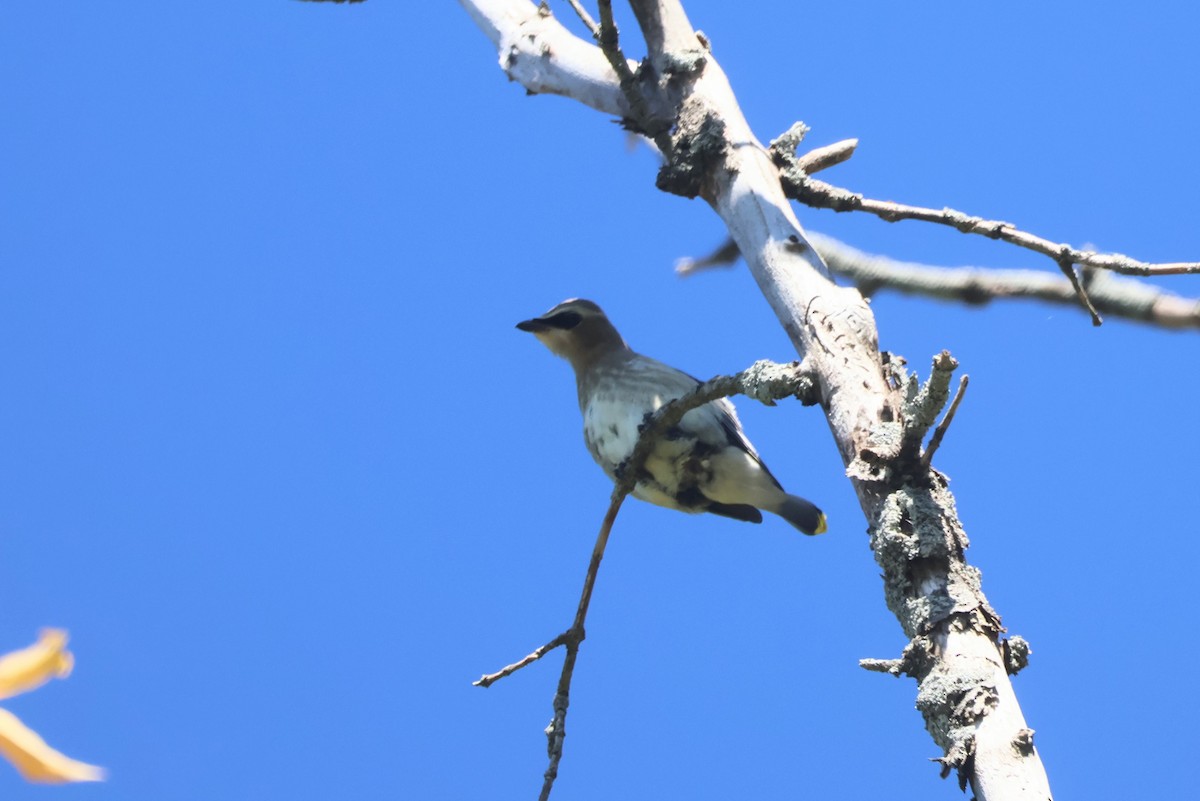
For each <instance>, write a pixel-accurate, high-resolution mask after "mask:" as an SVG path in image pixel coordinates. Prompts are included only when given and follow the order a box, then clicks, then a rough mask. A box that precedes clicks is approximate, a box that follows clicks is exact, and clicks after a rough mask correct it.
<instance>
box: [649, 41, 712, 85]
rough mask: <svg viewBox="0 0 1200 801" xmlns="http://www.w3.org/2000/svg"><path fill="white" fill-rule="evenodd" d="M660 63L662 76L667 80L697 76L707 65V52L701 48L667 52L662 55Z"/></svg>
mask: <svg viewBox="0 0 1200 801" xmlns="http://www.w3.org/2000/svg"><path fill="white" fill-rule="evenodd" d="M660 63H661V64H662V71H663V75H665V76H667V77H668V78H676V77H686V76H689V75H699V74H700V73H701V72H702V71H703V70H704V65H705V64H707V63H708V51H707V50H705V49H703V48H701V47H695V48H688V49H686V50H668V51H667V52H665V53H663V54H662V58H661V60H660Z"/></svg>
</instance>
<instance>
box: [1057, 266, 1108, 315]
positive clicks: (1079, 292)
mask: <svg viewBox="0 0 1200 801" xmlns="http://www.w3.org/2000/svg"><path fill="white" fill-rule="evenodd" d="M1055 261H1056V262H1057V263H1058V269H1060V270H1062V274H1063V275H1065V276H1066V277H1067V281H1068V282H1070V284H1071V289H1072V290H1074V291H1075V295H1076V296H1077V297H1078V298H1079V302H1080V303H1082V304H1083V307H1084V308H1085V309H1087V310H1088V314H1090V315H1091V316H1092V325H1103V324H1104V321H1103V320H1102V319H1100V315H1099V313H1097V311H1096V307H1095V306H1093V305H1092V299H1091V298H1090V297H1088V293H1087V290H1086V289H1084V288H1083V284H1082V283H1081V282H1080V281H1079V275H1078V274H1077V273H1076V272H1075V263H1074V262H1072V261H1071V260H1070V259H1068V258H1067V257H1066V256H1060V257H1059V258H1057V259H1055Z"/></svg>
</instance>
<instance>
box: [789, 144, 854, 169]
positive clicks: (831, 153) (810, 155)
mask: <svg viewBox="0 0 1200 801" xmlns="http://www.w3.org/2000/svg"><path fill="white" fill-rule="evenodd" d="M857 147H858V140H857V139H843V140H842V141H840V142H834V143H833V144H832V145H825V146H823V147H815V148H813V149H812V150H810V151H808V152H807V153H805V154H804V155H803V156H799V157H798V158H797V159H796V166H797V167H799V168H800V169H802V170H804V171H805V172H806V173H808V174H809V175H812V174H813V173H815V172H820V171H821V170H827V169H829V168H830V167H836V166H837V165H839V164H841V163H842V162H845V161H849V159H850V157H851V156H853V155H854V151H855V149H856V148H857Z"/></svg>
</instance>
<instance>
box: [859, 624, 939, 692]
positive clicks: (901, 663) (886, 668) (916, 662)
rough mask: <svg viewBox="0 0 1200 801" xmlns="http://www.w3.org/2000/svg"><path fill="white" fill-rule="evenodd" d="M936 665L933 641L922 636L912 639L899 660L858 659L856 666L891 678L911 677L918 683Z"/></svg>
mask: <svg viewBox="0 0 1200 801" xmlns="http://www.w3.org/2000/svg"><path fill="white" fill-rule="evenodd" d="M936 663H937V660H936V655H935V653H934V645H933V640H932V639H930V638H929V637H926V636H924V635H922V636H919V637H913V638H912V639H911V640H909V642H908V645H906V646H904V652H903V653H902V654H901V655H900V658H899V659H860V660H858V666H859V667H861V668H863V669H864V670H871V671H875V672H877V673H887V674H889V675H892V676H900V675H902V674H903V675H905V676H912V677H913V678H914V679H916V680H918V681H920V680H921V679H923V678H925V676H926V675H928V674H929V671H930V670H932V669H933V666H934V665H935V664H936Z"/></svg>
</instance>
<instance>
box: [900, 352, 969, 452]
mask: <svg viewBox="0 0 1200 801" xmlns="http://www.w3.org/2000/svg"><path fill="white" fill-rule="evenodd" d="M957 369H958V360H957V359H955V358H954V357H953V356H951V355H950V351H948V350H944V351H942V352H941V353H939V354H938V355H937V356H934V357H933V365H932V366H931V368H930V371H929V378H928V379H926V381H925V383H924V384H921V385H920V386H918V385H917V382H916V379H915V378H910V379H909V381H908V382H907V383H908V386H907V387H906V388H905V393H906V395H907V397H906V399H905V402H904V440H903V444H902V445H901V449H900V452H901V453H902V454H905V455H906V456H907V457H909V458H915V457H916V456H917V454H918V451H919V449H920V447H921V440H922V439H924V438H925V434H926V432H928V431H929V429H930V428H932V427H933V424H934V422H936V421H937V415H938V412H940V411H941V410H942V409H943V408H944V407H945V405H946V399H947V398H948V397H950V377H951V376H952V375H953V374H954V371H955V370H957Z"/></svg>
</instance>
